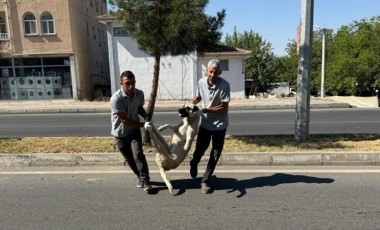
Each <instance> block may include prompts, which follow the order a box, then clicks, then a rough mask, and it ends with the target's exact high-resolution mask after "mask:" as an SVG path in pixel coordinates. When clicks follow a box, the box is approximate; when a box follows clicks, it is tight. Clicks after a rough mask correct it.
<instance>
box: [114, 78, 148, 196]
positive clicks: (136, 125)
mask: <svg viewBox="0 0 380 230" xmlns="http://www.w3.org/2000/svg"><path fill="white" fill-rule="evenodd" d="M135 84H136V80H135V75H134V74H133V73H132V72H131V71H124V72H123V73H122V74H121V76H120V85H121V88H120V89H119V90H118V91H116V92H115V93H114V94H113V95H112V97H111V123H112V127H111V135H112V136H114V137H115V141H116V146H117V148H118V149H119V151H120V153H121V154H122V155H123V157H124V160H125V164H126V165H128V166H129V167H130V168H131V169H132V171H133V172H134V173H135V174H136V176H137V177H138V179H139V181H138V184H137V187H139V188H144V190H145V191H149V190H150V189H151V188H152V186H151V185H150V182H149V179H150V178H149V169H148V164H147V161H146V158H145V155H144V152H143V148H142V137H141V131H140V128H141V127H144V128H145V129H150V128H151V123H150V122H145V123H144V122H140V118H139V115H140V116H142V117H143V118H146V117H147V113H146V112H145V109H144V107H143V105H144V93H143V92H142V91H141V90H139V89H136V88H135Z"/></svg>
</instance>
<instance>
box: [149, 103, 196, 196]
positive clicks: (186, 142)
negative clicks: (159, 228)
mask: <svg viewBox="0 0 380 230" xmlns="http://www.w3.org/2000/svg"><path fill="white" fill-rule="evenodd" d="M178 112H179V116H180V117H182V122H181V123H180V124H178V125H177V126H171V125H169V124H165V125H162V126H160V127H159V128H158V130H159V131H162V130H164V129H171V130H172V131H173V132H174V135H173V137H172V141H171V143H170V144H168V143H167V142H166V141H165V139H164V138H163V137H162V135H161V134H160V133H159V132H158V131H157V129H156V128H155V127H154V125H152V129H151V130H150V134H151V138H152V140H153V143H154V145H155V146H156V148H157V150H158V153H157V154H156V163H157V165H158V167H159V169H160V174H161V177H162V179H163V180H164V182H165V184H166V186H167V187H168V189H169V192H170V193H171V194H173V186H172V184H171V183H170V181H169V180H168V179H167V178H166V171H169V170H171V169H175V168H177V167H178V166H179V165H180V164H181V163H182V162H183V161H184V160H185V158H186V156H187V154H188V153H189V150H190V148H191V143H192V142H193V140H194V137H195V136H196V135H197V133H198V129H199V120H200V116H201V111H200V110H199V109H198V107H197V106H193V108H190V106H185V107H184V108H181V109H179V110H178Z"/></svg>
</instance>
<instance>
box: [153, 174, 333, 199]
mask: <svg viewBox="0 0 380 230" xmlns="http://www.w3.org/2000/svg"><path fill="white" fill-rule="evenodd" d="M211 181H212V184H211V186H212V188H213V190H227V192H228V193H232V192H235V191H239V192H240V194H238V195H237V196H236V197H238V198H240V197H242V196H244V195H245V194H247V189H250V188H259V187H265V186H276V185H280V184H291V183H309V184H310V183H313V184H326V183H332V182H334V180H333V179H331V178H319V177H310V176H304V175H290V174H284V173H276V174H273V175H271V176H265V177H256V178H252V179H247V180H237V179H234V178H218V177H216V176H213V178H212V179H211ZM171 183H172V185H173V187H174V190H178V192H177V193H175V195H176V196H179V195H182V194H184V193H185V192H186V190H188V189H199V188H200V184H201V178H200V177H199V178H197V179H181V180H172V181H171ZM153 185H159V186H160V187H155V188H154V190H153V191H152V193H158V192H159V191H160V190H167V188H166V186H165V184H164V183H154V184H153Z"/></svg>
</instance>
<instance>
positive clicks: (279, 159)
mask: <svg viewBox="0 0 380 230" xmlns="http://www.w3.org/2000/svg"><path fill="white" fill-rule="evenodd" d="M186 102H189V101H188V100H158V101H156V104H155V112H172V111H173V112H174V111H177V110H178V108H180V107H182V106H183V105H184V104H185V103H186ZM147 105H148V102H146V104H145V106H147ZM295 105H296V99H295V98H268V99H241V100H232V101H231V102H230V111H234V110H275V109H295ZM350 107H351V105H350V104H348V103H340V102H335V101H334V100H332V99H329V98H324V99H321V98H314V97H312V98H311V99H310V108H311V109H326V108H329V109H331V108H350ZM98 112H99V113H109V112H110V108H109V102H105V101H98V102H90V101H75V100H72V99H71V100H51V101H45V100H44V101H0V115H1V114H21V113H27V114H32V113H34V114H42V113H98ZM146 156H147V160H148V162H149V165H152V166H153V165H155V162H154V156H155V153H147V154H146ZM190 156H191V153H190V154H189V156H188V157H187V158H186V159H185V161H184V162H183V164H182V165H188V163H189V160H190ZM207 161H208V154H205V157H204V158H203V159H202V162H201V164H203V165H205V164H206V162H207ZM219 164H220V165H255V166H256V165H258V166H260V165H261V166H279V165H314V166H315V165H371V166H379V165H380V151H379V152H370V153H366V152H364V153H341V152H336V153H331V152H323V153H321V152H303V153H269V152H265V153H256V152H252V153H236V152H235V153H223V154H222V157H221V159H220V161H219ZM113 165H115V166H120V165H123V159H122V157H121V155H120V154H119V153H116V152H115V153H76V154H53V153H52V154H0V167H39V166H113Z"/></svg>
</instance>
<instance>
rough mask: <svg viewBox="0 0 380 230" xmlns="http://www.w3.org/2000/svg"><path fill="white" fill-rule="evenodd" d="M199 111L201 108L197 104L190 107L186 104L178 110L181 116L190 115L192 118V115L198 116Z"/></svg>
mask: <svg viewBox="0 0 380 230" xmlns="http://www.w3.org/2000/svg"><path fill="white" fill-rule="evenodd" d="M198 111H199V108H198V106H196V105H193V106H192V107H190V106H189V105H185V106H184V107H183V108H180V109H179V110H178V115H179V116H180V117H189V118H191V117H194V116H196V115H197V114H198V113H197V112H198Z"/></svg>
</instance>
